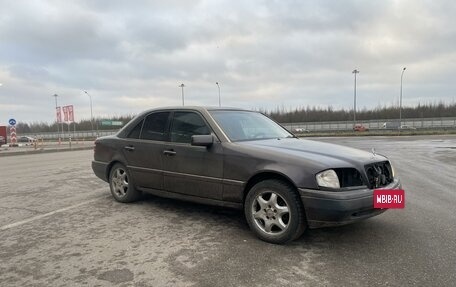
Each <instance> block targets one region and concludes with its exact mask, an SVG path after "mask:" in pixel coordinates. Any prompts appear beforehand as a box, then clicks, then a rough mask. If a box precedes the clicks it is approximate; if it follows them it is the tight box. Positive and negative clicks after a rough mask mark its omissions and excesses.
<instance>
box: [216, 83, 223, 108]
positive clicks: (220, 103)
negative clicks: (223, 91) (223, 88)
mask: <svg viewBox="0 0 456 287" xmlns="http://www.w3.org/2000/svg"><path fill="white" fill-rule="evenodd" d="M215 84H216V85H217V87H218V92H219V107H221V106H222V100H221V98H220V85H219V82H215Z"/></svg>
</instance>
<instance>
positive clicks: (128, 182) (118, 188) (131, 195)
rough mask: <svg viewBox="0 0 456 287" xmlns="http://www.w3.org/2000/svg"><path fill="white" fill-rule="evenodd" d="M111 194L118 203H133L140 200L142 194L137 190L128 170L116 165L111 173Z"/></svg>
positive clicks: (121, 165) (118, 164)
mask: <svg viewBox="0 0 456 287" xmlns="http://www.w3.org/2000/svg"><path fill="white" fill-rule="evenodd" d="M109 187H110V189H111V194H112V196H113V197H114V199H115V200H117V201H118V202H123V203H127V202H133V201H136V200H138V199H139V198H140V196H141V193H140V192H139V191H137V190H136V189H135V186H134V184H133V181H132V179H131V176H130V172H129V171H128V169H127V168H126V167H125V166H124V165H123V164H120V163H116V164H115V165H114V166H113V167H112V168H111V171H110V173H109Z"/></svg>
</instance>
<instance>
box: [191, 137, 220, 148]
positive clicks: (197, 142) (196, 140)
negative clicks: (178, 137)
mask: <svg viewBox="0 0 456 287" xmlns="http://www.w3.org/2000/svg"><path fill="white" fill-rule="evenodd" d="M191 143H192V145H194V146H205V147H208V146H211V145H212V144H213V143H214V137H213V136H212V135H194V136H192V141H191Z"/></svg>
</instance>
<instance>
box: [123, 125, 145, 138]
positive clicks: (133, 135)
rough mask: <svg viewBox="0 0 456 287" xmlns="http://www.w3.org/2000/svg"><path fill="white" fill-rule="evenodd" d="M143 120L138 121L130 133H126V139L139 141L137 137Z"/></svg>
mask: <svg viewBox="0 0 456 287" xmlns="http://www.w3.org/2000/svg"><path fill="white" fill-rule="evenodd" d="M143 122H144V120H142V121H140V122H139V123H138V124H137V125H136V126H135V127H134V128H133V129H132V130H131V131H130V133H128V136H127V138H130V139H139V135H140V134H141V128H142V125H143Z"/></svg>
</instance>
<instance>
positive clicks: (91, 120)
mask: <svg viewBox="0 0 456 287" xmlns="http://www.w3.org/2000/svg"><path fill="white" fill-rule="evenodd" d="M84 93H86V95H87V96H89V99H90V125H91V127H92V136H93V133H94V130H93V110H92V96H90V95H89V93H87V91H84Z"/></svg>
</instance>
